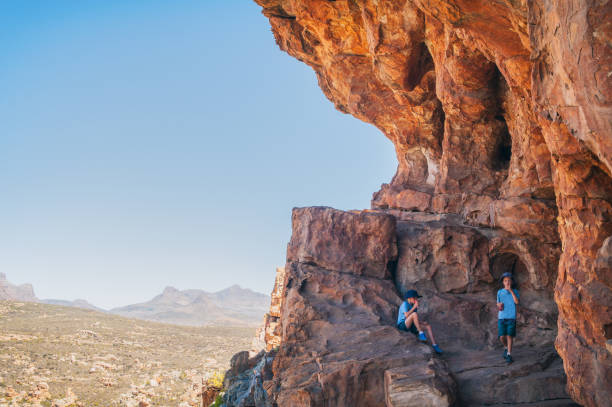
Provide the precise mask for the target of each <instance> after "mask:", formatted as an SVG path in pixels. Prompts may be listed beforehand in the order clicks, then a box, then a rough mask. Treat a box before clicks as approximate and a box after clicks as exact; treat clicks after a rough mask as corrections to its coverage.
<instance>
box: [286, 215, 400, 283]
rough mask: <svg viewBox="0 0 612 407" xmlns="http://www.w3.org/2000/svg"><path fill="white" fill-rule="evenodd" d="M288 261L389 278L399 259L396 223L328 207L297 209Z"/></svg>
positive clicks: (391, 218)
mask: <svg viewBox="0 0 612 407" xmlns="http://www.w3.org/2000/svg"><path fill="white" fill-rule="evenodd" d="M292 230H293V233H292V235H291V241H290V242H289V245H288V247H287V261H293V262H300V263H307V264H315V265H317V266H319V267H321V268H325V269H327V270H333V271H341V272H350V273H354V274H358V275H363V276H369V277H376V278H388V277H389V276H390V270H389V269H390V263H391V262H392V261H393V260H395V257H396V256H397V244H396V237H395V219H394V218H393V216H390V215H386V214H382V213H373V212H360V213H351V212H343V211H339V210H337V209H332V208H326V207H310V208H296V209H294V210H293V215H292Z"/></svg>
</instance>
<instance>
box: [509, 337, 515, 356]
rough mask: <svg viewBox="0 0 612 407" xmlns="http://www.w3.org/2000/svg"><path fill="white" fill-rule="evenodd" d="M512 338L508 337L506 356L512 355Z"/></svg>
mask: <svg viewBox="0 0 612 407" xmlns="http://www.w3.org/2000/svg"><path fill="white" fill-rule="evenodd" d="M513 339H514V338H513V337H511V336H510V335H508V355H509V354H511V353H512V340H513Z"/></svg>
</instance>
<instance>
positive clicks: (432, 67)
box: [256, 0, 612, 406]
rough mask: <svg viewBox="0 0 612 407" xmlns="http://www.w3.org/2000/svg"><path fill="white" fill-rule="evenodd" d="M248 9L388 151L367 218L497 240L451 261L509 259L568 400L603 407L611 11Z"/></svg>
mask: <svg viewBox="0 0 612 407" xmlns="http://www.w3.org/2000/svg"><path fill="white" fill-rule="evenodd" d="M256 1H257V3H259V4H260V5H261V6H262V7H263V13H264V15H266V16H267V17H268V18H269V19H270V24H271V26H272V31H273V33H274V35H275V38H276V40H277V43H278V45H279V46H280V48H281V49H283V50H285V51H287V52H288V53H289V54H290V55H292V56H294V57H296V58H298V59H299V60H301V61H303V62H305V63H306V64H308V65H310V66H311V67H312V68H313V69H314V70H315V72H316V74H317V77H318V80H319V85H320V87H321V89H322V90H323V92H324V93H325V95H326V96H327V97H328V98H329V99H330V100H331V101H332V102H333V103H334V104H335V106H336V108H337V109H339V110H341V111H343V112H346V113H349V114H352V115H353V116H355V117H357V118H359V119H361V120H364V121H367V122H369V123H372V124H374V125H375V126H377V127H378V128H379V129H380V130H381V131H382V132H383V134H384V135H385V136H386V137H388V138H389V139H390V140H391V141H393V143H394V145H395V148H396V154H397V160H398V169H397V173H396V174H395V176H394V178H393V180H392V181H391V182H390V183H389V184H388V185H383V187H382V189H381V190H380V191H379V192H377V193H376V194H375V195H374V198H373V200H372V206H373V208H374V209H378V210H381V211H387V212H389V213H392V214H394V215H396V216H397V218H398V219H401V218H402V216H404V214H406V213H409V212H410V211H416V212H427V213H428V214H450V215H453V216H457V217H458V219H459V223H460V224H461V226H462V227H478V228H483V229H490V230H491V231H495V233H497V234H498V235H499V236H497V237H495V236H494V237H493V239H492V240H491V239H489V237H487V239H488V240H487V243H486V245H484V243H482V244H483V245H484V246H483V248H482V249H480V250H481V255H478V256H481V257H482V262H480V263H478V264H475V263H474V264H472V263H470V262H471V260H470V259H473V258H474V256H476V254H474V256H472V257H470V256H467V257H465V258H464V259H459V260H458V263H457V264H460V265H461V267H463V268H465V269H466V270H469V271H473V270H476V271H478V270H481V271H482V273H484V274H483V275H486V272H487V271H490V269H491V268H492V267H494V263H495V261H494V260H495V259H500V258H501V259H503V258H504V257H503V256H504V255H505V254H504V253H511V254H513V255H515V256H517V257H518V259H519V260H520V262H521V264H522V265H523V267H524V268H525V275H526V276H528V278H529V281H530V284H531V286H530V287H531V288H533V290H535V291H538V290H540V291H541V292H542V293H546V294H545V297H546V298H549V297H550V298H553V297H554V301H555V302H556V305H557V307H558V320H557V328H558V331H557V339H556V348H557V351H558V352H559V354H560V355H561V357H562V358H563V362H564V368H565V371H566V373H567V376H568V390H569V393H570V395H571V396H572V397H573V398H574V400H576V401H577V402H579V403H581V404H583V405H587V406H605V405H610V400H612V354H611V353H610V351H609V349H610V345H609V343H610V342H609V341H610V340H612V266H611V264H610V261H609V259H610V243H609V242H610V236H611V235H612V178H611V174H612V81H611V80H610V76H609V73H610V71H611V70H612V52H611V50H610V43H612V23H611V21H612V3H610V2H597V1H595V0H573V1H554V0H542V1H510V0H505V1H495V2H492V1H488V0H447V1H442V0H363V1H348V0H337V1H323V0H256ZM306 232H307V231H304V233H306ZM294 233H295V231H294ZM449 233H450V232H448V231H447V232H440V234H441V236H444V235H445V234H446V235H448V234H449ZM483 233H484V232H483ZM462 236H463V238H464V239H467V240H465V242H464V243H465V244H467V243H468V242H471V243H474V244H476V243H478V242H479V241H481V239H480V238H479V237H478V236H471V235H470V233H467V234H462ZM470 239H471V240H470ZM479 239H480V240H479ZM605 242H607V243H605ZM604 243H605V244H604ZM405 244H406V245H408V246H406V247H411V250H413V252H414V253H417V251H418V250H420V249H419V247H418V244H416V243H414V242H412V243H409V242H407V243H405ZM401 245H402V243H401V242H400V248H401ZM411 245H412V246H411ZM436 245H438V246H436ZM425 246H427V247H429V249H427V250H430V249H431V248H432V247H433V248H435V247H438V248H439V247H443V246H444V245H441V244H440V243H436V242H435V241H429V243H427V244H425V245H424V247H425ZM485 246H486V247H485ZM364 247H365V246H364ZM421 249H422V248H421ZM299 250H302V251H303V253H302V254H301V256H302V257H301V259H302V260H300V261H303V260H304V259H307V258H308V257H309V256H311V257H312V255H313V253H315V254H316V255H317V256H322V257H320V258H321V259H323V260H325V261H327V262H329V264H343V265H344V266H347V267H348V268H351V266H350V264H353V266H352V268H351V270H352V271H354V272H358V273H359V272H361V273H362V275H367V276H371V272H370V271H368V270H381V269H380V268H379V267H377V265H378V264H379V263H380V262H382V261H383V260H384V258H386V257H385V255H381V256H380V257H379V258H376V260H375V264H376V266H373V265H368V264H363V263H359V262H357V261H354V260H355V259H349V258H342V256H341V255H340V253H341V251H338V250H331V249H330V251H329V253H325V252H324V251H325V249H324V248H316V247H315V248H313V247H306V246H303V247H301V246H300V247H298V246H295V245H294V246H291V245H290V249H289V252H290V253H297V252H298V251H299ZM313 250H314V251H313ZM317 250H318V251H317ZM400 251H401V249H400ZM470 252H472V248H470ZM414 253H413V254H414ZM473 253H476V252H473ZM291 256H293V254H292V255H291ZM414 256H417V254H414ZM478 256H476V257H478ZM417 257H418V256H417ZM447 257H448V255H447ZM403 258H405V256H404V257H402V254H401V253H400V258H399V261H400V263H401V261H402V259H403ZM479 258H480V257H479ZM412 260H414V259H412V258H411V261H412ZM436 261H437V263H436V264H439V265H440V271H439V272H438V273H439V274H436V275H437V276H438V277H436V275H434V276H433V278H434V280H435V279H436V278H438V279H439V280H440V284H441V285H440V286H439V287H437V289H438V290H441V291H442V292H445V291H446V290H449V291H450V292H453V290H454V291H455V292H457V291H461V290H467V291H466V293H469V290H470V289H471V287H472V285H471V284H472V282H474V281H475V280H473V278H472V277H470V276H469V275H467V274H465V273H464V274H461V273H459V272H458V271H457V270H456V267H455V268H452V270H451V269H450V268H448V267H447V268H446V271H444V267H446V266H443V265H444V264H447V265H448V264H451V263H452V262H451V263H448V262H446V260H445V261H441V260H440V259H437V260H436ZM448 261H450V258H448ZM445 262H446V263H445ZM485 263H488V266H487V265H486V264H485ZM357 265H359V266H357ZM400 265H401V264H400ZM324 267H327V266H324ZM355 267H363V270H361V271H360V270H355ZM487 268H489V270H487ZM410 270H411V272H412V266H411V268H410ZM427 270H430V269H427ZM445 273H446V274H447V275H445ZM399 288H400V289H401V287H399ZM535 291H534V292H535ZM544 311H545V313H548V312H549V311H550V309H549V308H546V310H544ZM550 312H552V311H550ZM555 312H556V311H555ZM547 315H548V314H547ZM534 318H536V317H535V316H534ZM607 344H608V346H607Z"/></svg>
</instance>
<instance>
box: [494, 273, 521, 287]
mask: <svg viewBox="0 0 612 407" xmlns="http://www.w3.org/2000/svg"><path fill="white" fill-rule="evenodd" d="M509 277H510V281H512V283H511V284H510V288H512V289H517V288H518V285H517V284H516V280H515V279H514V276H509ZM504 278H505V277H502V278H500V279H499V283H500V285H501V288H504Z"/></svg>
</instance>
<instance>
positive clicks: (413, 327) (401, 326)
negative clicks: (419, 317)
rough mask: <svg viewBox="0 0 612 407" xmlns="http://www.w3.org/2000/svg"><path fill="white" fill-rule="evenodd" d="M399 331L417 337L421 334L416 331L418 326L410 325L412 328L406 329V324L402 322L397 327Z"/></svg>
mask: <svg viewBox="0 0 612 407" xmlns="http://www.w3.org/2000/svg"><path fill="white" fill-rule="evenodd" d="M397 329H399V330H400V331H406V332H412V333H413V334H415V335H418V334H419V331H418V330H417V329H416V326H414V324H410V328H406V322H405V321H402V322H400V323H399V324H398V325H397Z"/></svg>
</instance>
